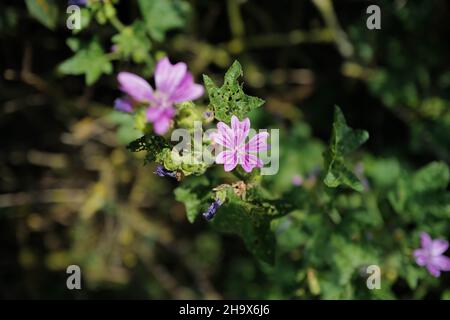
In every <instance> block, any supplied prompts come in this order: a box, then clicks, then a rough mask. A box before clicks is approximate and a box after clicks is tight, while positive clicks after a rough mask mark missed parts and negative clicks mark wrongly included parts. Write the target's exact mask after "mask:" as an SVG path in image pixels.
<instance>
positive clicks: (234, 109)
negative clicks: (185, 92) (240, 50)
mask: <svg viewBox="0 0 450 320" xmlns="http://www.w3.org/2000/svg"><path fill="white" fill-rule="evenodd" d="M242 75H243V73H242V67H241V64H240V63H239V62H238V61H235V62H234V63H233V65H232V66H231V67H230V68H229V69H228V71H227V73H226V74H225V78H224V83H223V85H222V87H220V88H218V87H217V86H216V85H215V84H214V82H213V81H212V80H211V78H209V77H208V76H207V75H203V82H204V83H205V87H206V90H207V91H208V95H209V100H210V103H211V105H212V107H213V109H214V116H215V117H216V119H217V120H220V121H224V122H230V120H231V116H232V115H235V116H236V117H238V118H239V119H243V118H245V117H247V116H248V113H249V112H250V111H252V110H254V109H256V108H259V107H260V106H262V105H263V104H264V100H262V99H260V98H257V97H252V96H249V95H246V94H245V93H244V91H243V89H242V84H240V83H239V82H238V78H239V77H241V76H242Z"/></svg>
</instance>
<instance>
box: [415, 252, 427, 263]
mask: <svg viewBox="0 0 450 320" xmlns="http://www.w3.org/2000/svg"><path fill="white" fill-rule="evenodd" d="M414 258H415V259H416V263H417V264H418V265H419V266H421V267H424V266H425V265H426V264H427V254H426V252H425V251H424V250H423V249H417V250H414Z"/></svg>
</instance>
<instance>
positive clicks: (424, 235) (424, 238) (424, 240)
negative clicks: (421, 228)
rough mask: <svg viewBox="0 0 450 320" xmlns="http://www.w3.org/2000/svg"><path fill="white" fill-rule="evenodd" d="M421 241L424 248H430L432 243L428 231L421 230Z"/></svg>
mask: <svg viewBox="0 0 450 320" xmlns="http://www.w3.org/2000/svg"><path fill="white" fill-rule="evenodd" d="M420 242H421V244H422V248H424V249H426V248H429V247H430V246H431V243H432V240H431V237H430V235H429V234H428V233H426V232H421V233H420Z"/></svg>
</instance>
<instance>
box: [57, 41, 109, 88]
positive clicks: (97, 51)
mask: <svg viewBox="0 0 450 320" xmlns="http://www.w3.org/2000/svg"><path fill="white" fill-rule="evenodd" d="M59 71H60V72H62V73H64V74H71V75H81V74H84V75H85V77H86V84H88V85H91V84H93V83H94V82H95V81H97V79H98V78H99V77H100V76H101V75H102V73H105V74H111V73H112V71H113V68H112V64H111V62H110V61H109V59H108V57H107V56H106V55H105V53H104V52H103V49H102V48H101V47H100V45H99V44H98V43H97V41H95V40H93V41H91V42H90V44H89V45H88V46H87V47H86V48H83V49H81V50H79V51H78V52H77V53H76V54H75V55H74V56H73V57H71V58H69V59H67V60H66V61H64V62H63V63H61V64H60V65H59Z"/></svg>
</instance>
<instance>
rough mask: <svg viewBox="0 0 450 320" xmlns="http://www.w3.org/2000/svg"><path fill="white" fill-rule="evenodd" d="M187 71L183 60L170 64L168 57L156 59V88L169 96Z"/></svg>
mask: <svg viewBox="0 0 450 320" xmlns="http://www.w3.org/2000/svg"><path fill="white" fill-rule="evenodd" d="M186 72H187V66H186V64H185V63H184V62H178V63H176V64H174V65H172V64H171V63H170V61H169V59H168V58H167V57H166V58H163V59H161V60H160V61H158V63H157V65H156V70H155V83H156V89H157V90H158V91H159V92H161V93H164V94H166V95H167V96H168V97H170V96H171V95H172V94H174V93H175V89H176V88H177V87H178V86H179V85H180V83H181V81H182V80H183V78H184V76H185V75H186Z"/></svg>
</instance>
